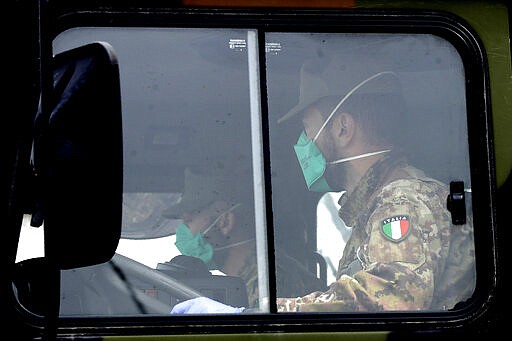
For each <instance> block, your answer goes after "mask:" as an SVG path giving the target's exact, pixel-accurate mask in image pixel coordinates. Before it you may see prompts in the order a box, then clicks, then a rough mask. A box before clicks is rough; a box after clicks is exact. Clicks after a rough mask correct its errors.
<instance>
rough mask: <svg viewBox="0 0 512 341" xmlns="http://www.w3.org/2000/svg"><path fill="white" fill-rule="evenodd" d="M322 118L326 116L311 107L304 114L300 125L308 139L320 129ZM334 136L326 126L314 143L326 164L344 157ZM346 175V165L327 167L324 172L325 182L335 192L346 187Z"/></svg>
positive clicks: (329, 125) (330, 126)
mask: <svg viewBox="0 0 512 341" xmlns="http://www.w3.org/2000/svg"><path fill="white" fill-rule="evenodd" d="M324 116H326V115H322V113H321V112H320V111H319V109H317V108H315V107H311V108H309V109H308V110H307V111H306V112H305V114H304V117H303V120H302V123H303V125H304V131H305V133H306V136H307V138H308V139H314V138H315V136H316V135H317V134H318V132H319V131H320V130H321V129H322V126H323V124H324V122H325V120H324ZM334 136H335V134H334V133H333V129H332V125H331V124H327V125H326V126H325V127H323V129H322V130H321V132H320V134H319V135H318V137H317V139H316V140H315V141H314V143H315V145H316V146H317V147H318V149H320V151H321V152H322V154H323V156H324V158H325V160H326V161H327V162H329V161H333V160H336V159H339V158H343V157H344V156H343V155H344V153H343V151H342V150H340V148H339V147H338V144H337V143H336V140H335V137H334ZM346 175H347V169H346V164H339V165H327V167H326V170H325V178H326V180H327V182H328V183H329V184H330V185H331V187H333V189H334V190H336V191H338V190H343V189H344V188H345V187H346Z"/></svg>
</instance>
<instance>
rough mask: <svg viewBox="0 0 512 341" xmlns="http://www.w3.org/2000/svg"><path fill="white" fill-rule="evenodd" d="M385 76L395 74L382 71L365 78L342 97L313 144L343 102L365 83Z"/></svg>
mask: <svg viewBox="0 0 512 341" xmlns="http://www.w3.org/2000/svg"><path fill="white" fill-rule="evenodd" d="M385 74H392V75H394V74H395V73H394V72H392V71H383V72H379V73H377V74H375V75H373V76H370V77H368V78H366V79H365V80H363V81H362V82H361V83H359V84H357V85H356V86H355V87H353V88H352V90H350V91H349V92H348V93H347V94H346V95H345V97H343V98H342V99H341V101H339V102H338V104H337V105H336V106H335V107H334V109H333V110H332V111H331V113H330V114H329V116H328V117H327V119H326V120H325V122H324V124H322V126H321V127H320V129H319V130H318V132H317V133H316V135H315V137H313V142H315V141H316V140H317V139H318V136H319V135H320V133H321V132H322V130H324V128H325V126H326V125H327V123H329V121H330V120H331V118H332V116H333V115H334V113H335V112H336V111H338V109H339V108H340V107H341V105H342V104H343V103H345V101H346V100H347V99H348V98H349V97H350V96H352V94H353V93H354V92H356V91H357V90H359V89H360V88H361V87H362V86H363V85H365V84H366V83H368V82H369V81H371V80H373V79H375V78H377V77H380V76H382V75H385Z"/></svg>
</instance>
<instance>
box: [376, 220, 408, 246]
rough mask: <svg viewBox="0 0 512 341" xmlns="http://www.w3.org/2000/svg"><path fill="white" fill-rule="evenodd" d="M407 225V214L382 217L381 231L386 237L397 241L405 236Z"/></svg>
mask: <svg viewBox="0 0 512 341" xmlns="http://www.w3.org/2000/svg"><path fill="white" fill-rule="evenodd" d="M409 225H410V224H409V216H406V215H397V216H394V217H390V218H387V219H384V220H383V221H382V227H381V231H382V234H384V236H385V237H386V238H387V239H389V240H391V241H393V242H399V241H402V240H404V238H405V237H407V235H408V232H409Z"/></svg>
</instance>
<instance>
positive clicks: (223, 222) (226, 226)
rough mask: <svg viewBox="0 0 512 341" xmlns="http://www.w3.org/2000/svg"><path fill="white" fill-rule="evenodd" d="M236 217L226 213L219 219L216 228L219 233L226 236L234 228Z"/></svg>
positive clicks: (231, 213)
mask: <svg viewBox="0 0 512 341" xmlns="http://www.w3.org/2000/svg"><path fill="white" fill-rule="evenodd" d="M235 222H236V217H235V214H234V213H233V212H227V213H225V214H223V215H222V217H220V219H219V222H218V226H219V229H220V232H221V233H222V234H223V235H224V236H227V235H228V233H229V232H231V230H232V229H233V227H235Z"/></svg>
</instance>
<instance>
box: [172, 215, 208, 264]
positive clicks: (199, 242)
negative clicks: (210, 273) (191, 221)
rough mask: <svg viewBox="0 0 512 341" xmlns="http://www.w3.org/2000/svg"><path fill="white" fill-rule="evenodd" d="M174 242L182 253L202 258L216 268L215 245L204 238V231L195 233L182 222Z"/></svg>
mask: <svg viewBox="0 0 512 341" xmlns="http://www.w3.org/2000/svg"><path fill="white" fill-rule="evenodd" d="M174 244H175V245H176V247H177V248H178V250H180V252H181V254H183V255H185V256H191V257H196V258H199V259H201V260H202V261H203V262H204V263H205V264H206V265H207V266H208V269H210V270H213V269H215V268H216V266H215V263H214V262H213V247H212V245H211V244H210V243H208V242H207V241H206V240H205V239H204V238H203V234H202V233H196V235H193V234H192V232H190V229H189V228H188V226H187V225H186V224H180V226H178V228H177V229H176V242H175V243H174Z"/></svg>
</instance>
